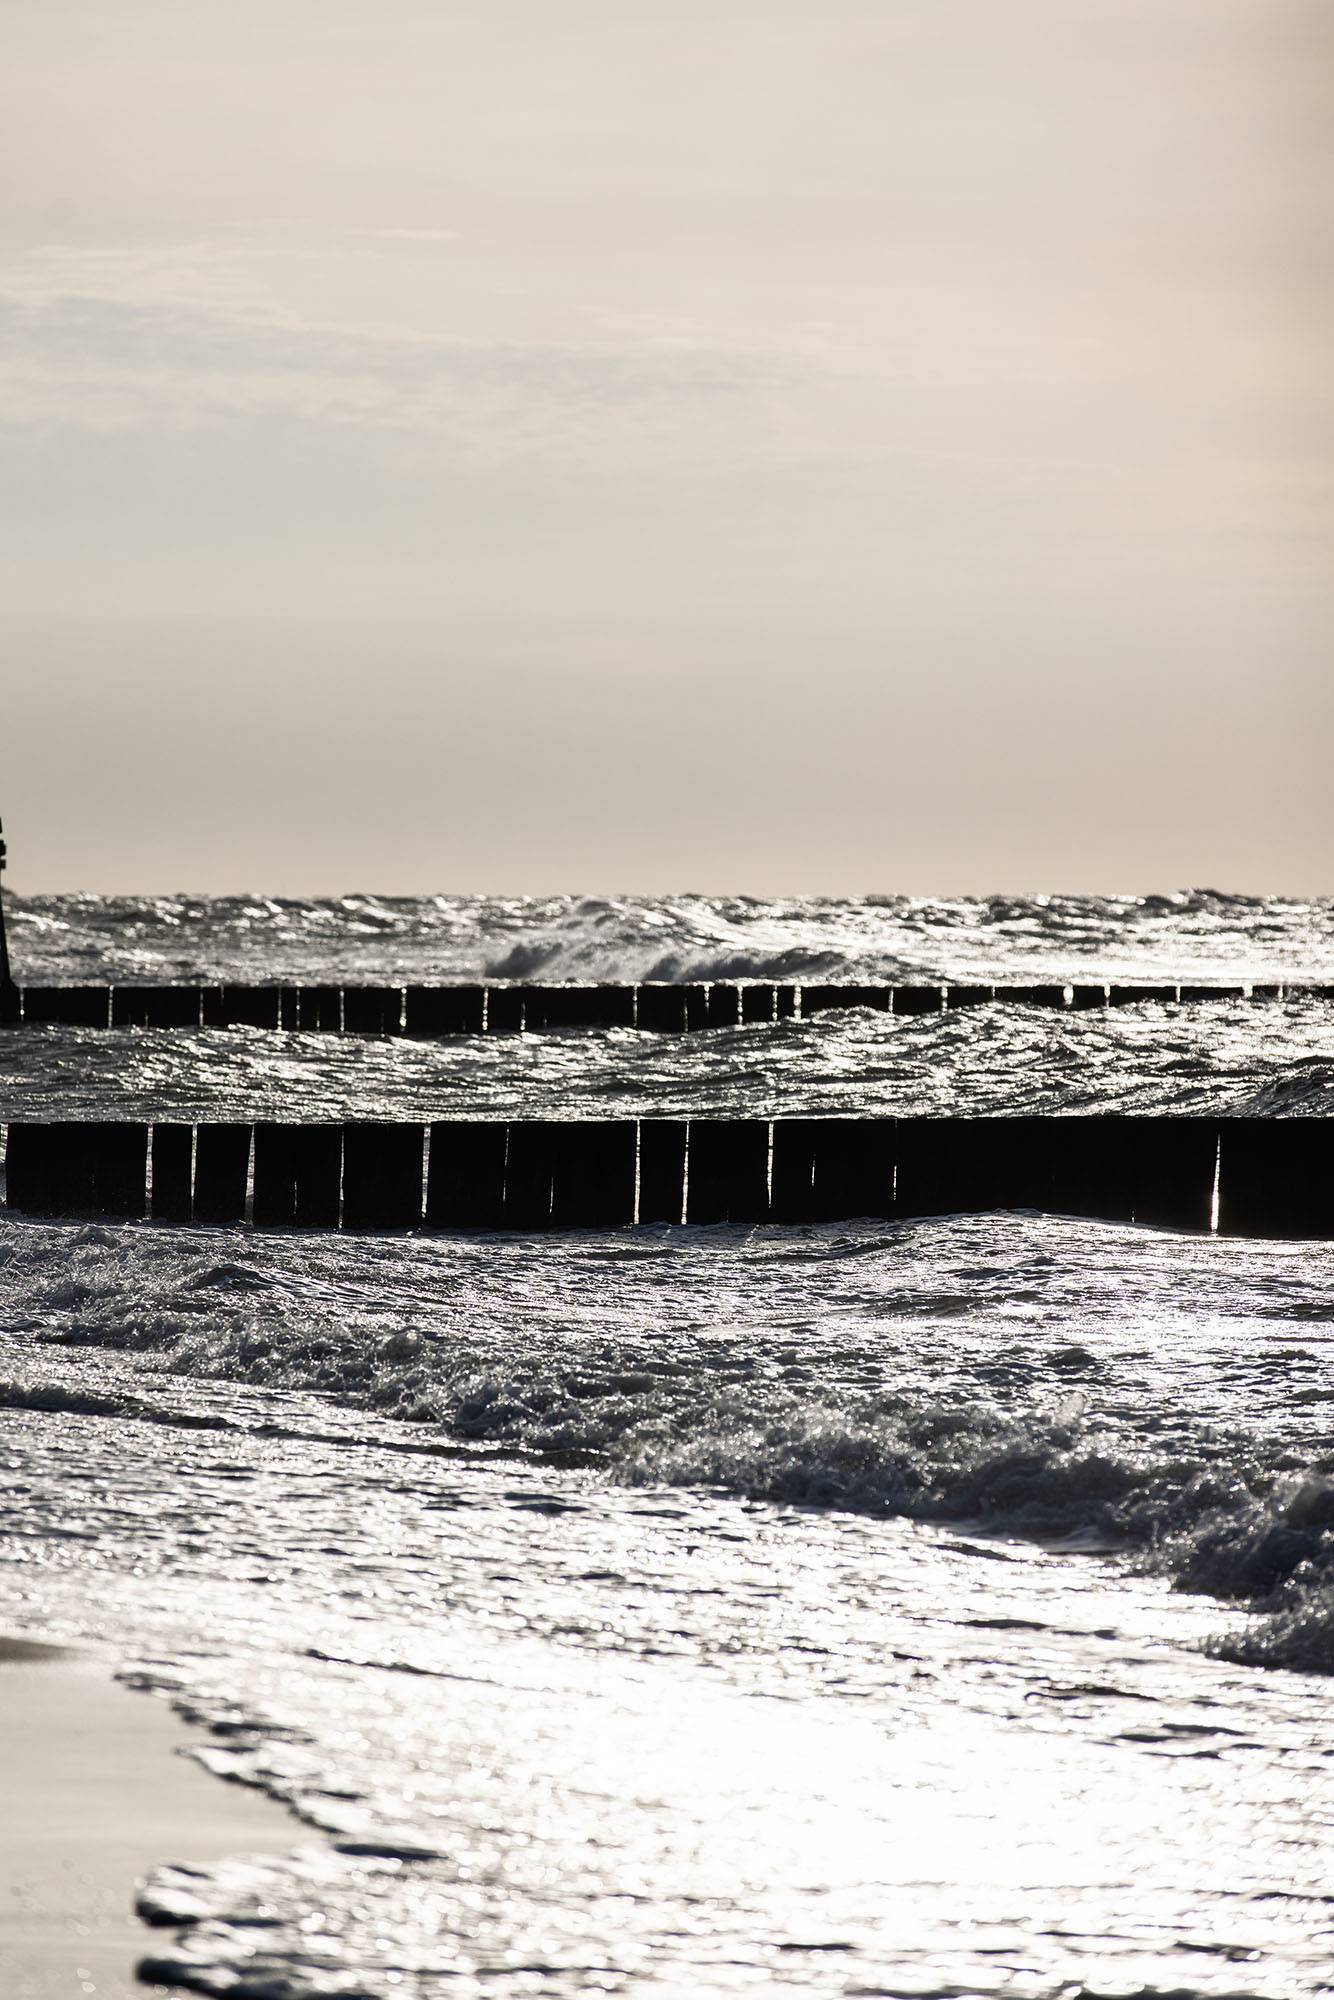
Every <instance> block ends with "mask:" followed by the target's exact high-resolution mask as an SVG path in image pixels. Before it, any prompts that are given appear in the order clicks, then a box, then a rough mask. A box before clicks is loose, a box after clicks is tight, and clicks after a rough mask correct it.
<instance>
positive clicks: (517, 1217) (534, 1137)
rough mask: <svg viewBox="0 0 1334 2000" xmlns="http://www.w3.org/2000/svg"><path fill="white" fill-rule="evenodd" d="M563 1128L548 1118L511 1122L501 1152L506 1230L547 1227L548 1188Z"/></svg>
mask: <svg viewBox="0 0 1334 2000" xmlns="http://www.w3.org/2000/svg"><path fill="white" fill-rule="evenodd" d="M564 1129H565V1128H564V1127H562V1126H561V1125H559V1124H557V1123H556V1122H555V1121H554V1120H553V1119H549V1118H525V1119H523V1120H522V1121H519V1122H515V1121H511V1123H510V1126H509V1133H508V1146H507V1150H506V1154H505V1209H504V1218H505V1227H506V1229H525V1230H528V1229H550V1227H551V1190H552V1183H553V1181H554V1179H555V1175H556V1161H557V1158H558V1155H559V1153H560V1148H561V1145H562V1134H563V1131H564Z"/></svg>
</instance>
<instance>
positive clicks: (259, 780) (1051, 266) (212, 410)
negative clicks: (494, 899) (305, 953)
mask: <svg viewBox="0 0 1334 2000" xmlns="http://www.w3.org/2000/svg"><path fill="white" fill-rule="evenodd" d="M0 30H2V31H3V46H4V48H5V62H4V65H3V71H2V72H0V432H2V435H0V813H3V816H4V821H5V832H6V835H7V836H8V839H9V844H10V862H11V865H10V873H9V876H8V878H7V879H8V882H9V884H10V886H11V887H12V888H13V889H14V890H16V891H25V890H26V891H37V890H56V889H60V890H70V889H84V890H89V891H100V892H127V893H128V892H137V891H167V890H177V889H180V890H193V891H199V892H218V893H221V892H228V891H244V890H253V891H264V892H268V893H270V894H278V895H281V894H288V895H303V894H319V893H329V894H339V893H345V892H353V891H374V892H378V893H385V894H392V893H404V894H407V893H434V892H444V891H455V892H479V893H482V892H496V893H515V894H517V893H525V892H531V893H538V894H547V893H554V892H559V891H570V892H590V893H593V892H613V893H614V892H621V893H643V894H656V893H671V892H682V891H688V890H692V889H694V890H702V891H712V892H721V891H738V892H749V893H753V894H757V895H764V894H782V893H789V894H829V895H842V894H861V893H871V892H877V893H887V892H892V891H896V890H902V891H910V892H920V893H929V892H939V893H943V894H960V893H972V892H976V893H987V892H991V891H1012V892H1020V891H1026V890H1029V891H1031V890H1044V889H1046V890H1061V889H1088V890H1107V891H1115V892H1124V891H1133V890H1137V889H1138V890H1145V891H1150V890H1167V889H1173V888H1179V887H1184V886H1188V885H1195V886H1205V885H1208V886H1213V887H1220V888H1225V889H1236V890H1243V891H1255V892H1265V891H1286V892H1291V893H1297V894H1311V893H1322V892H1334V784H1331V781H1330V769H1331V752H1334V671H1332V669H1334V616H1332V615H1331V614H1332V613H1334V585H1332V583H1331V579H1332V578H1334V565H1332V564H1331V540H1332V537H1331V526H1332V525H1334V505H1332V503H1331V483H1332V482H1331V464H1332V459H1334V454H1332V452H1331V422H1332V419H1331V409H1332V402H1331V394H1330V391H1331V375H1332V373H1334V363H1332V362H1331V358H1330V357H1331V353H1334V345H1332V343H1331V330H1332V329H1331V302H1332V301H1334V231H1332V230H1331V227H1330V223H1331V214H1330V210H1331V207H1332V206H1334V175H1331V165H1332V164H1334V115H1332V114H1334V103H1332V102H1331V99H1332V98H1334V10H1331V9H1330V7H1329V5H1328V0H670V4H669V0H559V4H556V3H555V0H479V3H478V4H475V5H470V4H461V0H374V4H372V0H262V3H261V0H227V4H225V5H222V4H218V0H117V4H116V5H115V6H114V7H107V6H106V5H105V0H95V4H94V0H0Z"/></svg>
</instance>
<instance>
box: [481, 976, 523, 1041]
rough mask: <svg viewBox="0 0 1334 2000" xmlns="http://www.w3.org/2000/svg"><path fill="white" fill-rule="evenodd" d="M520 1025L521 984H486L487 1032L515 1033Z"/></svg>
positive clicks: (521, 1025)
mask: <svg viewBox="0 0 1334 2000" xmlns="http://www.w3.org/2000/svg"><path fill="white" fill-rule="evenodd" d="M522 1027H523V988H522V986H488V987H487V989H486V1032H487V1034H488V1035H517V1034H518V1033H519V1031H520V1030H521V1028H522Z"/></svg>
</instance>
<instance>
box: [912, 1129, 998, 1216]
mask: <svg viewBox="0 0 1334 2000" xmlns="http://www.w3.org/2000/svg"><path fill="white" fill-rule="evenodd" d="M1030 1122H1031V1121H1030V1120H1028V1119H1022V1118H959V1119H950V1120H949V1121H948V1122H946V1121H943V1120H941V1119H936V1118H901V1119H900V1120H899V1121H898V1125H897V1128H896V1133H895V1172H894V1207H893V1213H894V1214H895V1215H896V1216H899V1217H903V1218H910V1217H914V1216H928V1215H962V1214H968V1213H972V1212H975V1211H979V1210H987V1209H997V1208H1022V1207H1024V1206H1025V1205H1026V1202H1027V1200H1028V1199H1029V1198H1030V1197H1029V1189H1030V1187H1031V1172H1030V1163H1029V1161H1028V1160H1027V1158H1026V1153H1027V1143H1026V1142H1027V1139H1028V1134H1027V1132H1026V1131H1025V1130H1024V1129H1023V1128H1025V1127H1027V1126H1028V1125H1029V1123H1030Z"/></svg>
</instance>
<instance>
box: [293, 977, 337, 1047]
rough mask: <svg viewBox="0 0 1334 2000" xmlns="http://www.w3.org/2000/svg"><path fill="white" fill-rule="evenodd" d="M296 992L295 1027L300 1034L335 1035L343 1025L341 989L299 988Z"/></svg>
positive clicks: (328, 987) (325, 987)
mask: <svg viewBox="0 0 1334 2000" xmlns="http://www.w3.org/2000/svg"><path fill="white" fill-rule="evenodd" d="M296 991H297V1026H298V1027H299V1028H300V1030H301V1032H302V1034H303V1035H310V1034H324V1035H336V1034H337V1033H338V1032H339V1030H340V1029H341V1028H342V1025H343V989H342V987H341V986H299V987H298V988H297V990H296ZM284 1018H286V1017H285V1016H284Z"/></svg>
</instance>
